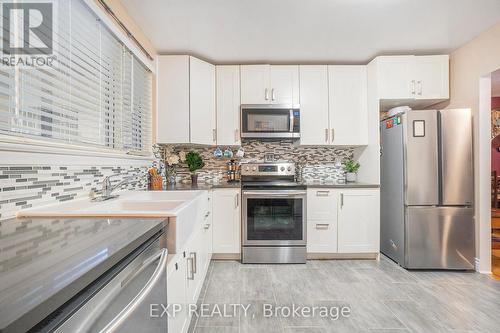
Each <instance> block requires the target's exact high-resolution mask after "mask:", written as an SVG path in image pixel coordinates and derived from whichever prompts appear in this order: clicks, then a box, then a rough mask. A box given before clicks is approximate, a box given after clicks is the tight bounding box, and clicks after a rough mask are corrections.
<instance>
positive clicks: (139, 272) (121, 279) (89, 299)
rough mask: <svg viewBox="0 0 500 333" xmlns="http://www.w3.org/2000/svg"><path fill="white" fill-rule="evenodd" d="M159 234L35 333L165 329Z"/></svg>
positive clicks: (164, 261)
mask: <svg viewBox="0 0 500 333" xmlns="http://www.w3.org/2000/svg"><path fill="white" fill-rule="evenodd" d="M161 240H162V239H161V235H159V236H156V237H154V238H153V239H151V240H149V241H148V242H147V243H145V244H143V245H142V247H140V248H138V249H136V250H135V251H134V252H133V253H131V254H130V255H129V256H128V257H127V258H125V259H124V260H123V261H122V262H121V263H120V264H118V265H117V267H114V268H113V269H112V270H110V271H109V272H107V273H106V274H104V276H101V277H100V278H99V280H97V281H95V282H94V284H93V285H91V286H89V287H88V288H87V289H86V290H84V291H83V293H81V294H80V295H79V296H78V297H76V298H75V299H74V300H72V301H70V302H69V304H68V305H66V306H64V307H63V308H62V309H60V310H59V311H58V313H57V314H55V315H54V317H53V318H52V319H49V320H48V324H47V325H46V326H44V327H42V328H40V329H38V330H37V331H39V332H58V333H69V332H101V333H111V332H125V333H127V332H141V333H153V332H154V333H159V332H162V333H165V332H167V316H166V315H165V316H157V315H155V316H150V305H151V304H157V307H160V308H161V305H160V304H163V305H164V306H166V304H167V267H166V266H167V249H166V248H165V247H164V246H162V244H163V242H162V241H161Z"/></svg>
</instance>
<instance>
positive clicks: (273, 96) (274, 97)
mask: <svg viewBox="0 0 500 333" xmlns="http://www.w3.org/2000/svg"><path fill="white" fill-rule="evenodd" d="M271 99H272V100H273V101H274V100H275V99H276V96H275V95H274V88H273V89H271Z"/></svg>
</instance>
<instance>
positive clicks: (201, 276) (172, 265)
mask: <svg viewBox="0 0 500 333" xmlns="http://www.w3.org/2000/svg"><path fill="white" fill-rule="evenodd" d="M205 200H206V201H207V203H206V205H202V206H201V207H203V208H202V209H201V210H203V211H200V212H199V214H196V220H197V221H196V226H195V228H194V231H193V233H192V234H191V236H190V237H189V239H188V241H187V242H186V243H185V245H184V247H183V248H182V249H181V250H180V251H179V252H178V253H176V254H174V255H173V257H172V258H171V259H170V261H169V263H168V265H167V274H168V275H167V276H168V277H167V301H168V304H169V305H170V308H169V309H170V314H173V311H174V308H175V307H176V306H182V311H180V312H177V313H176V315H175V317H169V318H168V320H169V322H168V332H175V333H184V332H187V331H188V329H189V324H190V322H191V316H190V315H189V308H188V307H189V305H190V304H196V303H197V301H198V298H199V296H200V292H201V288H202V286H203V282H204V280H205V277H206V274H207V271H208V267H209V265H210V260H211V259H212V211H211V210H212V202H211V195H210V194H209V195H208V196H205Z"/></svg>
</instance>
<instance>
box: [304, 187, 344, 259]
mask: <svg viewBox="0 0 500 333" xmlns="http://www.w3.org/2000/svg"><path fill="white" fill-rule="evenodd" d="M337 201H338V193H337V192H336V191H335V190H331V189H323V188H322V189H308V190H307V252H309V253H336V252H337V207H338V202H337Z"/></svg>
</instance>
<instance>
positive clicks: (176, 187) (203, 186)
mask: <svg viewBox="0 0 500 333" xmlns="http://www.w3.org/2000/svg"><path fill="white" fill-rule="evenodd" d="M299 185H304V186H306V187H310V188H320V187H324V188H380V185H378V184H371V183H362V182H353V183H345V182H337V181H333V180H331V181H305V182H302V183H299ZM240 187H241V183H240V182H235V183H227V182H221V183H198V185H197V186H192V185H191V184H173V185H171V184H169V185H168V186H167V188H166V189H165V190H166V191H189V190H211V189H214V188H240Z"/></svg>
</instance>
